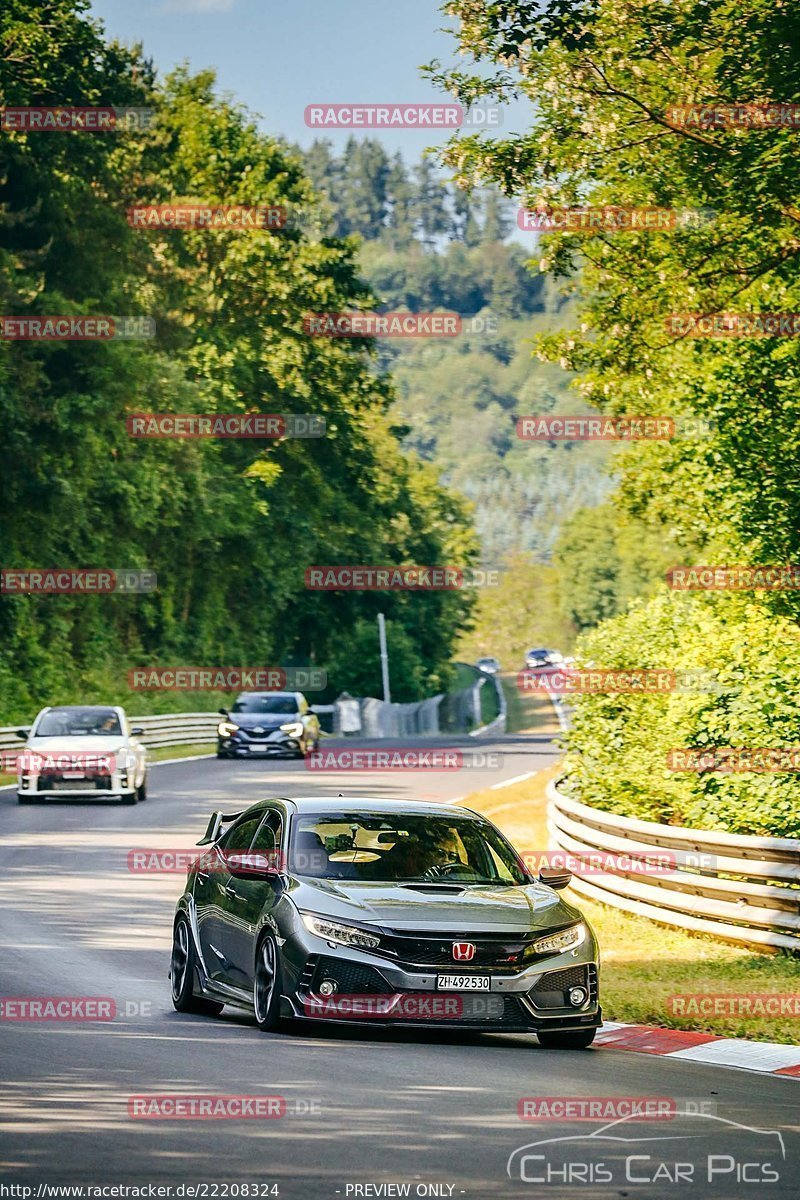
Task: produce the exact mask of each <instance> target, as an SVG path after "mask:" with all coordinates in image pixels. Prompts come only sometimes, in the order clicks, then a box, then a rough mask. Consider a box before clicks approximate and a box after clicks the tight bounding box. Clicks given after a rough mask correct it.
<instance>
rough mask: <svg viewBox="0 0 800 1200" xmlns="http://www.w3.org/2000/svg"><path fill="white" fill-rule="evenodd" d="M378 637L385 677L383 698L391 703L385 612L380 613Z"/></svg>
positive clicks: (382, 670) (382, 674)
mask: <svg viewBox="0 0 800 1200" xmlns="http://www.w3.org/2000/svg"><path fill="white" fill-rule="evenodd" d="M378 637H379V639H380V645H381V676H382V678H383V699H384V702H385V703H386V704H391V702H392V694H391V692H390V691H389V652H388V650H387V649H386V622H385V620H384V619H383V613H378Z"/></svg>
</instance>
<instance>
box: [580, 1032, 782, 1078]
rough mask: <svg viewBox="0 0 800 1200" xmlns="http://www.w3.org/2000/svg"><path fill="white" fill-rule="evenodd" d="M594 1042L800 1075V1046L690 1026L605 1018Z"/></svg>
mask: <svg viewBox="0 0 800 1200" xmlns="http://www.w3.org/2000/svg"><path fill="white" fill-rule="evenodd" d="M594 1044H595V1046H602V1047H605V1048H606V1049H609V1050H634V1051H636V1052H638V1053H639V1054H663V1055H665V1056H666V1057H667V1058H677V1059H679V1060H680V1061H682V1062H700V1063H707V1064H708V1065H709V1066H713V1067H739V1069H740V1070H742V1071H762V1072H763V1073H765V1074H767V1075H794V1076H796V1077H798V1078H800V1046H784V1045H783V1044H782V1043H780V1042H752V1041H750V1040H749V1039H748V1038H724V1037H715V1036H714V1034H712V1033H693V1032H692V1031H691V1030H688V1029H660V1028H658V1026H656V1025H623V1024H619V1023H617V1022H616V1021H605V1022H604V1023H603V1028H602V1029H600V1030H598V1032H597V1035H596V1037H595V1040H594Z"/></svg>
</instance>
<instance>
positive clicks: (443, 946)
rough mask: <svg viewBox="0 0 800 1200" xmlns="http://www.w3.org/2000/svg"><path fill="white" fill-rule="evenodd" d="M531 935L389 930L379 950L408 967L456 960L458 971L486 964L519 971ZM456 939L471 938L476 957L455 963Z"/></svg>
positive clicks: (432, 965) (451, 962)
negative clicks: (436, 934)
mask: <svg viewBox="0 0 800 1200" xmlns="http://www.w3.org/2000/svg"><path fill="white" fill-rule="evenodd" d="M533 937H534V934H530V935H529V936H528V937H506V936H504V935H502V934H493V935H485V934H484V935H481V936H480V937H476V938H472V939H469V938H459V937H453V936H452V935H442V936H439V937H430V936H425V935H424V934H419V933H410V934H400V933H390V934H386V935H384V936H382V937H381V945H380V950H379V951H378V953H380V954H386V955H387V956H391V957H392V958H394V959H396V960H397V962H398V963H404V964H406V965H408V966H418V967H452V966H453V965H454V963H455V964H457V966H458V969H459V971H470V970H475V969H477V968H483V969H485V968H486V967H498V968H501V969H502V968H503V967H505V968H506V969H510V970H520V968H521V966H522V965H523V957H524V955H525V951H526V949H527V948H528V945H529V943H530V942H531V941H532V940H533ZM458 941H471V942H472V944H473V945H474V946H475V957H474V958H471V959H470V960H469V961H468V962H458V960H457V959H455V958H454V957H453V943H454V942H458ZM526 961H528V960H526Z"/></svg>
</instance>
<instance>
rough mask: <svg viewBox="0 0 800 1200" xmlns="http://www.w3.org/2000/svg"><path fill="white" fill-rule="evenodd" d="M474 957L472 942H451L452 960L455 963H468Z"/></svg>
mask: <svg viewBox="0 0 800 1200" xmlns="http://www.w3.org/2000/svg"><path fill="white" fill-rule="evenodd" d="M474 957H475V943H474V942H453V958H454V959H455V960H456V962H469V961H470V959H473V958H474Z"/></svg>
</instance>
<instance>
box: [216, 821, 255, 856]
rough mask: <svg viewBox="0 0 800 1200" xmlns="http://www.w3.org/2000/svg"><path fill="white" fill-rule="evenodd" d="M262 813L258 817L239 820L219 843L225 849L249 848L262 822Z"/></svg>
mask: <svg viewBox="0 0 800 1200" xmlns="http://www.w3.org/2000/svg"><path fill="white" fill-rule="evenodd" d="M261 815H262V814H261V813H259V814H258V816H256V817H248V818H247V820H246V821H237V822H236V824H235V825H232V826H231V828H230V829H229V830H228V832H227V833H226V834H225V835H224V837H222V838H220V840H219V843H218V845H219V846H221V847H222V848H223V849H224V850H249V849H250V843H251V842H252V840H253V834H254V833H255V831H256V830H257V829H258V826H259V825H260V823H261Z"/></svg>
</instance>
